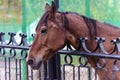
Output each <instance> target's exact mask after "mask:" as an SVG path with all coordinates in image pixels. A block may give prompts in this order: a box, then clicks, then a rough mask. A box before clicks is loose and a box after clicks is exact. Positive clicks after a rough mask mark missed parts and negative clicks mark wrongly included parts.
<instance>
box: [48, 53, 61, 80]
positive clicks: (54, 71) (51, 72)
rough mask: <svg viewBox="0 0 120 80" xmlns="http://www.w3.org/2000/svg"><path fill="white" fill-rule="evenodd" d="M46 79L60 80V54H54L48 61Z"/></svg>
mask: <svg viewBox="0 0 120 80" xmlns="http://www.w3.org/2000/svg"><path fill="white" fill-rule="evenodd" d="M47 78H48V79H47V80H54V79H55V80H61V65H60V54H56V55H55V56H53V57H52V58H51V59H50V60H49V61H48V77H47Z"/></svg>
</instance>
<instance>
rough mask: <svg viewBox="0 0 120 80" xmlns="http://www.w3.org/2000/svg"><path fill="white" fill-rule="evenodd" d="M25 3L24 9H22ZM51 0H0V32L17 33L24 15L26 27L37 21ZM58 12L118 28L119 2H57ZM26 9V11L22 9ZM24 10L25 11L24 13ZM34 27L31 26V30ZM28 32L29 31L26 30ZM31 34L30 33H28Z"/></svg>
mask: <svg viewBox="0 0 120 80" xmlns="http://www.w3.org/2000/svg"><path fill="white" fill-rule="evenodd" d="M23 1H25V3H24V4H25V7H23V5H22V4H23ZM51 1H52V0H0V32H1V31H2V32H18V31H19V30H21V29H22V28H21V26H22V23H23V21H22V20H23V12H25V14H24V15H26V18H25V19H26V20H24V21H26V27H29V26H30V25H31V24H32V23H33V22H34V21H36V20H37V21H38V20H39V19H40V17H41V16H42V14H43V13H44V7H45V4H46V2H47V3H49V4H50V3H51ZM59 4H60V7H59V10H60V11H71V12H77V13H79V14H82V15H85V16H88V17H91V18H94V19H97V20H98V21H105V22H108V23H111V24H113V25H116V26H120V15H119V14H120V9H119V7H120V0H59ZM23 8H26V9H23ZM24 10H26V11H24ZM35 27H36V25H33V29H34V28H35ZM27 30H28V31H29V29H27ZM29 33H31V32H29Z"/></svg>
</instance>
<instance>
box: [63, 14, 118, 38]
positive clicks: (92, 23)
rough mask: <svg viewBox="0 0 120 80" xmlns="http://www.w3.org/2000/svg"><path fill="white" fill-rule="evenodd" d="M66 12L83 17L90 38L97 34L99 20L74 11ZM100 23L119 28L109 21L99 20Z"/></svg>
mask: <svg viewBox="0 0 120 80" xmlns="http://www.w3.org/2000/svg"><path fill="white" fill-rule="evenodd" d="M65 13H66V14H75V15H77V16H80V17H82V18H83V20H84V21H85V23H86V26H87V28H88V30H89V34H90V38H91V39H94V38H95V37H96V36H98V33H97V22H100V21H97V20H96V19H92V18H88V17H86V16H83V15H81V14H78V13H76V12H65ZM100 23H101V24H104V25H107V26H108V27H111V28H114V29H119V27H116V26H113V25H111V24H109V23H106V22H100Z"/></svg>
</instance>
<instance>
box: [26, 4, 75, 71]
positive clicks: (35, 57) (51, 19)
mask: <svg viewBox="0 0 120 80" xmlns="http://www.w3.org/2000/svg"><path fill="white" fill-rule="evenodd" d="M67 23H68V20H67V16H66V15H65V13H62V12H59V11H57V10H56V6H55V3H54V2H52V5H51V6H50V5H49V4H46V6H45V13H44V14H43V16H42V18H41V19H40V21H39V23H38V25H37V27H36V35H35V37H34V41H33V43H32V45H31V48H30V50H29V54H28V61H27V63H28V64H29V65H30V66H31V67H32V68H33V69H38V68H39V67H40V65H41V63H42V62H46V61H47V60H48V59H49V58H50V57H51V56H52V55H54V53H55V52H56V51H58V50H60V49H62V48H63V47H64V46H65V45H66V44H67V43H70V42H73V45H75V44H76V39H75V38H74V36H73V35H71V34H70V33H69V32H68V30H67V29H68V27H69V25H68V24H67ZM72 40H73V41H72Z"/></svg>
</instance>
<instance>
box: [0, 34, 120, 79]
mask: <svg viewBox="0 0 120 80" xmlns="http://www.w3.org/2000/svg"><path fill="white" fill-rule="evenodd" d="M8 35H9V39H8V40H6V39H5V33H3V32H1V33H0V64H1V65H0V80H98V74H99V73H98V72H99V71H103V72H104V75H106V77H105V78H104V79H102V80H116V79H118V80H119V78H116V77H117V76H116V74H120V72H119V71H120V69H119V67H120V66H119V60H120V55H119V51H120V46H119V45H120V44H119V43H120V39H119V38H117V39H115V40H112V41H111V42H112V44H113V45H114V50H113V51H112V53H108V52H107V51H106V50H105V49H104V46H103V43H104V41H105V39H104V38H99V37H97V38H96V42H97V47H96V49H95V50H94V52H92V51H90V50H88V49H87V47H86V45H87V44H86V40H87V39H86V38H79V41H80V44H81V47H80V50H79V51H75V50H72V48H71V47H70V46H69V45H68V47H67V48H66V49H65V50H60V51H58V52H56V56H54V57H53V58H52V59H50V60H49V61H48V62H47V63H45V64H43V65H42V66H41V68H40V69H39V70H37V71H34V70H32V69H31V68H30V67H29V66H28V65H27V64H26V60H25V59H26V57H27V52H28V50H29V47H30V45H29V44H28V41H27V35H25V34H20V35H19V40H18V37H16V34H15V33H8ZM81 49H82V50H81ZM96 50H99V52H95V51H96ZM91 58H95V60H96V61H95V63H94V64H95V67H94V68H92V67H91V63H90V59H91ZM108 60H112V61H111V64H108V63H107V61H108ZM101 62H102V63H101ZM109 65H110V66H111V65H112V67H110V69H111V71H109V70H107V67H108V66H109ZM109 72H110V73H111V74H109ZM109 75H111V76H109ZM109 77H111V78H109Z"/></svg>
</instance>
